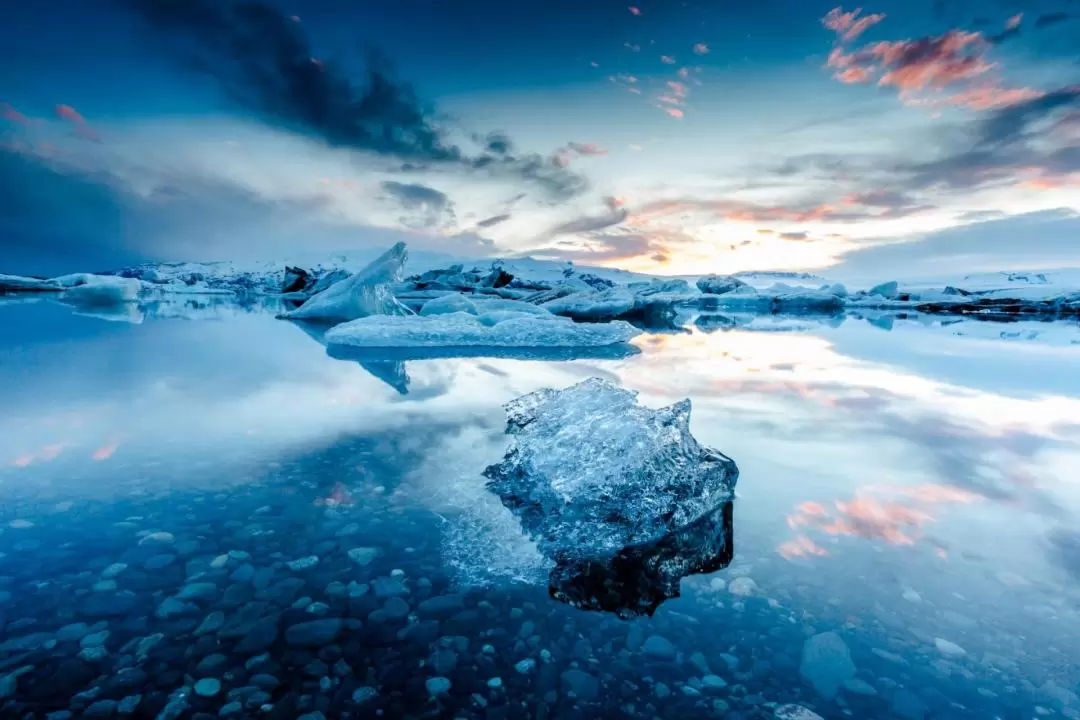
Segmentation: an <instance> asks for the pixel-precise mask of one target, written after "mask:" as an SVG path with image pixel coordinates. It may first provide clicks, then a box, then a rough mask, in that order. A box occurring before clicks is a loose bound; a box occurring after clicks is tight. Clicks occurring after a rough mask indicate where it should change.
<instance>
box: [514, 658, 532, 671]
mask: <svg viewBox="0 0 1080 720" xmlns="http://www.w3.org/2000/svg"><path fill="white" fill-rule="evenodd" d="M514 669H515V670H517V671H518V672H519V673H521V674H522V675H528V674H530V673H532V671H533V670H535V669H536V661H535V660H533V659H532V658H525V659H524V660H522V661H521V662H519V663H517V664H516V665H514Z"/></svg>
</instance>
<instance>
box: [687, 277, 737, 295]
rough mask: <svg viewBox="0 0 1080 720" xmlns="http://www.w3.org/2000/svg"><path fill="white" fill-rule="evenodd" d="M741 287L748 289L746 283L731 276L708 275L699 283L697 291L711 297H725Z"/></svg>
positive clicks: (700, 279) (699, 280) (699, 279)
mask: <svg viewBox="0 0 1080 720" xmlns="http://www.w3.org/2000/svg"><path fill="white" fill-rule="evenodd" d="M741 287H747V285H746V283H744V282H743V281H742V280H740V279H738V278H736V277H732V276H730V275H706V276H705V277H701V278H698V281H697V289H698V290H700V291H701V292H703V293H707V294H709V295H723V294H724V293H728V292H731V291H732V290H735V289H738V288H741Z"/></svg>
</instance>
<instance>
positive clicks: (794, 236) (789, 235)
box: [780, 232, 810, 241]
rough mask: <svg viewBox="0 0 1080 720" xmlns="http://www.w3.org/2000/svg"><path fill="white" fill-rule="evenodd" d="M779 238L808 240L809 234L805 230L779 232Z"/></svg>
mask: <svg viewBox="0 0 1080 720" xmlns="http://www.w3.org/2000/svg"><path fill="white" fill-rule="evenodd" d="M780 239H781V240H799V241H801V240H808V239H810V236H809V235H808V234H807V233H805V232H786V233H780Z"/></svg>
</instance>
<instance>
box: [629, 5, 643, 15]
mask: <svg viewBox="0 0 1080 720" xmlns="http://www.w3.org/2000/svg"><path fill="white" fill-rule="evenodd" d="M626 9H627V10H629V11H630V14H631V15H641V8H638V7H634V6H633V5H631V6H630V7H628V8H626Z"/></svg>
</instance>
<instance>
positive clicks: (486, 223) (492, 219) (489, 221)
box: [476, 213, 510, 228]
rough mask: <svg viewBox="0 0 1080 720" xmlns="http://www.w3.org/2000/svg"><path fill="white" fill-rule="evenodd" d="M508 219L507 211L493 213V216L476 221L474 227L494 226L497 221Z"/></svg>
mask: <svg viewBox="0 0 1080 720" xmlns="http://www.w3.org/2000/svg"><path fill="white" fill-rule="evenodd" d="M509 219H510V215H509V213H506V214H503V215H495V216H492V217H489V218H486V219H484V220H480V221H479V222H477V223H476V227H480V228H489V227H494V226H496V225H498V224H499V223H504V222H506V221H507V220H509Z"/></svg>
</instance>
